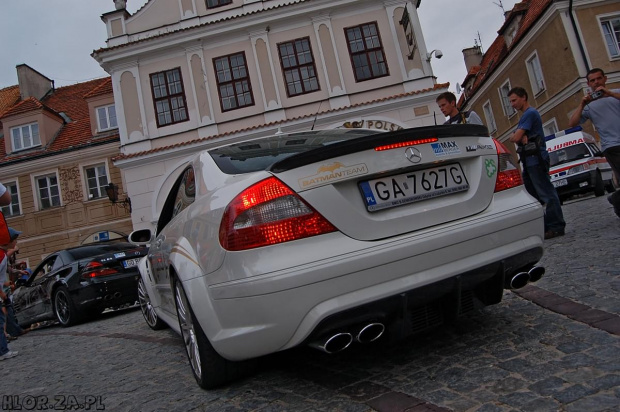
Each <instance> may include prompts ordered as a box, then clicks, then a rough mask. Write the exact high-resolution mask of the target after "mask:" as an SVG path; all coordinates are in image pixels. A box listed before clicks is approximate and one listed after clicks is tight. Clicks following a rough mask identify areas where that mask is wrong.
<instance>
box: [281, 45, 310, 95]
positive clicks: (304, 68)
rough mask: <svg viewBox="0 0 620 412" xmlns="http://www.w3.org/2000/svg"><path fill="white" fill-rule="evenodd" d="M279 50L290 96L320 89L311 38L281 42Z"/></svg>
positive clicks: (287, 91)
mask: <svg viewBox="0 0 620 412" xmlns="http://www.w3.org/2000/svg"><path fill="white" fill-rule="evenodd" d="M278 50H279V51H280V64H281V65H282V71H283V72H284V79H285V81H286V93H287V95H288V96H289V97H291V96H297V95H299V94H305V93H310V92H313V91H315V90H319V81H318V79H317V77H316V67H315V66H314V59H313V57H312V49H311V48H310V39H309V38H307V37H306V38H304V39H297V40H294V41H291V42H286V43H280V44H279V45H278Z"/></svg>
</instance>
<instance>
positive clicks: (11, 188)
mask: <svg viewBox="0 0 620 412" xmlns="http://www.w3.org/2000/svg"><path fill="white" fill-rule="evenodd" d="M4 187H6V190H7V191H8V192H9V193H10V194H11V203H10V204H9V205H7V206H3V207H2V214H3V215H4V216H17V215H19V214H20V209H19V193H18V191H17V182H9V183H5V184H4Z"/></svg>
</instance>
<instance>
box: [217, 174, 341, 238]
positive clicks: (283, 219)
mask: <svg viewBox="0 0 620 412" xmlns="http://www.w3.org/2000/svg"><path fill="white" fill-rule="evenodd" d="M335 231H336V228H335V227H334V226H333V225H332V224H331V223H329V222H328V221H327V220H326V219H325V218H324V217H323V216H321V215H320V214H319V213H318V212H317V211H316V210H314V209H313V208H311V207H310V206H309V205H308V204H306V203H305V202H304V201H303V200H302V199H301V198H300V197H299V196H297V194H296V193H295V192H293V191H292V190H291V189H290V188H289V187H288V186H286V185H285V184H284V183H282V182H281V181H280V180H278V179H276V178H275V177H270V178H268V179H265V180H263V181H261V182H258V183H256V184H255V185H252V186H250V187H249V188H247V189H245V190H244V191H243V192H241V193H240V194H238V195H237V196H236V197H235V198H234V199H233V200H232V202H230V203H229V204H228V206H227V207H226V211H225V212H224V217H222V223H221V225H220V243H221V245H222V247H223V248H224V249H227V250H245V249H252V248H256V247H260V246H267V245H273V244H276V243H282V242H288V241H291V240H297V239H302V238H305V237H310V236H316V235H321V234H323V233H329V232H335Z"/></svg>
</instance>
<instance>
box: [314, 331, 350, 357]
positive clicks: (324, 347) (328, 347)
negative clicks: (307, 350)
mask: <svg viewBox="0 0 620 412" xmlns="http://www.w3.org/2000/svg"><path fill="white" fill-rule="evenodd" d="M351 342H353V336H352V335H351V334H350V333H347V332H342V333H336V334H335V335H332V336H330V337H328V338H327V339H325V340H320V341H317V342H312V343H310V344H309V346H310V347H312V348H315V349H318V350H320V351H323V352H325V353H329V354H332V353H336V352H340V351H341V350H345V349H346V348H348V347H349V345H350V344H351Z"/></svg>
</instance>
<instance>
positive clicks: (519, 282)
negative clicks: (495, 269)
mask: <svg viewBox="0 0 620 412" xmlns="http://www.w3.org/2000/svg"><path fill="white" fill-rule="evenodd" d="M529 281H530V275H529V274H528V273H527V272H519V273H517V274H516V275H514V276H513V277H512V279H510V284H509V286H508V287H509V289H521V288H522V287H524V286H525V285H527V282H529Z"/></svg>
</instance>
